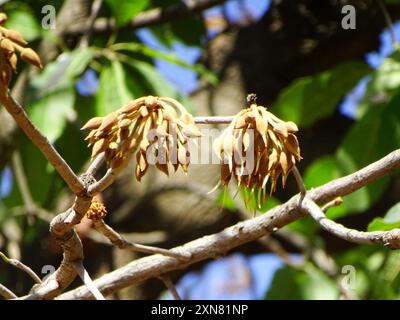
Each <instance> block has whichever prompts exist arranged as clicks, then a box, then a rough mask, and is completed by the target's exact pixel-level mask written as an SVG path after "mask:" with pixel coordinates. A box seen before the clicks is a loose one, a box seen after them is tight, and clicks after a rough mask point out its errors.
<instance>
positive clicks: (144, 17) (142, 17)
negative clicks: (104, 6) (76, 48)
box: [66, 0, 226, 35]
mask: <svg viewBox="0 0 400 320" xmlns="http://www.w3.org/2000/svg"><path fill="white" fill-rule="evenodd" d="M224 2H226V0H197V1H186V2H184V1H181V2H180V3H177V4H173V5H171V6H169V7H166V8H155V9H151V10H148V11H144V12H142V13H139V14H138V15H137V16H135V18H134V19H133V20H132V21H130V22H129V23H128V24H126V25H125V26H123V27H122V28H121V30H132V29H138V28H143V27H149V26H153V25H155V24H160V23H164V22H169V21H174V20H179V19H182V18H185V17H187V16H190V15H193V14H195V13H199V12H201V11H204V10H206V9H208V8H211V7H213V6H216V5H219V4H222V3H224ZM116 30H117V27H116V24H115V21H114V20H110V19H107V18H98V19H96V21H95V23H94V25H93V30H92V32H93V34H103V33H109V32H112V31H116ZM66 33H67V34H69V35H80V34H82V33H84V30H83V29H82V27H81V26H76V27H74V26H71V27H70V28H69V29H68V30H67V31H66Z"/></svg>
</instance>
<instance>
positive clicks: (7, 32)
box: [0, 12, 42, 88]
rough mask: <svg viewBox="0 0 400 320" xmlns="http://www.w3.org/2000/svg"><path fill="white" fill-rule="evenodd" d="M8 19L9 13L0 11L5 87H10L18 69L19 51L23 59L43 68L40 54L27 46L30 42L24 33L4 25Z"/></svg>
mask: <svg viewBox="0 0 400 320" xmlns="http://www.w3.org/2000/svg"><path fill="white" fill-rule="evenodd" d="M6 21H7V15H6V14H5V13H3V12H0V85H1V86H2V87H3V88H7V87H8V85H9V83H10V81H11V78H12V73H13V72H16V70H17V63H18V55H17V53H18V54H19V57H20V58H21V59H22V60H24V61H26V62H28V63H30V64H32V65H34V66H36V67H38V68H42V64H41V62H40V58H39V56H38V55H37V54H36V52H35V51H33V50H32V49H31V48H26V47H25V46H26V45H27V44H28V43H27V42H26V41H25V39H24V38H23V37H22V35H21V34H20V33H19V32H18V31H15V30H12V29H7V28H5V27H4V26H3V25H4V23H5V22H6Z"/></svg>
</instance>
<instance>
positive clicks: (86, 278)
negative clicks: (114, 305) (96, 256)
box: [75, 261, 106, 300]
mask: <svg viewBox="0 0 400 320" xmlns="http://www.w3.org/2000/svg"><path fill="white" fill-rule="evenodd" d="M75 268H76V272H77V273H78V275H79V277H80V278H81V280H82V281H83V283H84V284H85V286H86V287H87V288H88V289H89V291H90V292H91V293H92V294H93V296H94V297H95V298H96V300H106V299H105V298H104V297H103V295H102V294H101V292H100V291H99V289H97V288H96V286H95V285H94V283H93V281H92V279H91V278H90V275H89V273H88V272H87V271H86V269H85V267H84V266H83V263H82V261H80V262H77V263H75Z"/></svg>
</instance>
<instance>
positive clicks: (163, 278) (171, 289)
mask: <svg viewBox="0 0 400 320" xmlns="http://www.w3.org/2000/svg"><path fill="white" fill-rule="evenodd" d="M158 279H160V280H161V281H162V282H163V283H164V284H165V286H166V287H167V289H168V290H169V292H171V294H172V297H173V298H174V299H175V300H182V298H181V297H180V295H179V293H178V290H176V287H175V285H174V284H173V283H172V281H171V278H170V277H168V276H167V275H165V274H163V275H162V276H159V277H158Z"/></svg>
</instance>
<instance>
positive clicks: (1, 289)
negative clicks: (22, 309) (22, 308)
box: [0, 283, 17, 300]
mask: <svg viewBox="0 0 400 320" xmlns="http://www.w3.org/2000/svg"><path fill="white" fill-rule="evenodd" d="M0 296H1V297H3V298H4V299H7V300H9V299H15V298H17V295H16V294H15V293H14V292H12V291H11V290H10V289H8V288H7V287H6V286H4V285H2V284H1V283H0Z"/></svg>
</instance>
